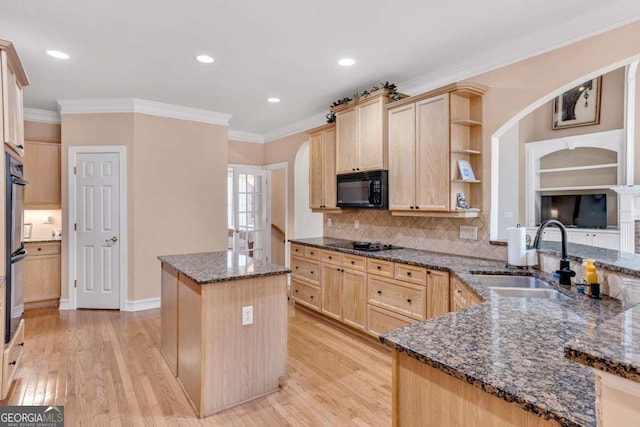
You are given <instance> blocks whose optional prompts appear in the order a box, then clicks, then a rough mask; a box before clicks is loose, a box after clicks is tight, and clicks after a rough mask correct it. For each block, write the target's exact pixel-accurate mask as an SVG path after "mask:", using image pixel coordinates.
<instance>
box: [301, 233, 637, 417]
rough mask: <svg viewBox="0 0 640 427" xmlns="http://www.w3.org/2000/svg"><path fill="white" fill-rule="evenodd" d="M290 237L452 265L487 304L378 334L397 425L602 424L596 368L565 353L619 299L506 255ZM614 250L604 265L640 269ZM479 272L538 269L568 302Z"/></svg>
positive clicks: (617, 307) (594, 329)
mask: <svg viewBox="0 0 640 427" xmlns="http://www.w3.org/2000/svg"><path fill="white" fill-rule="evenodd" d="M293 242H294V243H296V244H299V245H304V246H309V247H311V248H319V249H322V250H332V251H337V252H343V253H348V254H354V255H360V256H364V257H366V258H367V263H369V262H370V261H374V262H377V261H378V260H382V261H387V262H402V263H404V264H409V265H414V266H417V267H426V268H428V269H438V270H441V271H446V272H448V273H449V274H450V275H451V277H452V279H455V280H460V281H462V282H463V283H464V284H465V285H466V286H467V287H468V288H469V289H470V290H471V291H472V292H474V293H475V294H476V295H478V296H479V297H480V298H481V299H482V300H484V302H483V303H482V304H478V305H473V306H470V307H467V308H465V309H463V310H459V311H455V312H450V313H447V314H444V315H441V316H437V317H433V318H430V319H428V320H424V321H421V322H418V323H415V324H413V325H410V326H405V327H402V328H398V329H394V330H392V331H389V332H386V333H383V334H382V335H381V336H380V340H381V341H382V342H383V343H384V344H385V345H386V346H388V347H389V348H391V350H392V357H393V365H392V370H393V372H392V375H393V378H394V381H393V397H392V401H393V413H392V417H393V420H394V425H395V426H411V425H415V426H424V425H429V426H438V427H442V426H465V427H473V426H478V427H481V426H486V425H492V426H525V425H526V426H530V427H533V426H540V427H542V426H545V427H546V426H558V425H561V426H572V427H575V426H588V427H595V426H596V425H597V421H596V419H597V417H596V404H595V403H596V387H595V374H594V372H593V370H592V369H591V368H589V367H588V366H584V365H583V364H580V363H576V362H575V361H574V360H570V359H568V358H565V345H567V343H569V342H570V341H572V340H575V339H579V338H581V337H582V336H583V335H585V334H586V335H588V336H591V337H592V342H596V340H597V339H598V335H599V332H600V331H601V329H602V328H606V327H607V325H608V323H607V322H609V321H610V320H611V319H613V320H614V322H615V319H616V318H617V317H618V316H620V312H621V304H620V301H619V300H616V299H613V298H610V297H607V296H603V298H602V299H591V298H589V297H587V296H585V295H583V294H578V293H577V292H576V290H575V286H574V287H572V288H569V287H562V286H558V284H557V280H556V279H554V278H553V277H552V276H551V275H550V274H547V273H544V272H542V271H539V270H530V271H523V270H520V269H515V268H509V267H506V266H505V262H504V261H496V260H487V259H479V258H471V257H462V256H456V255H451V254H443V253H438V252H431V251H424V250H416V249H410V248H397V249H392V250H386V251H381V252H373V253H365V252H362V251H357V250H354V249H353V248H351V245H350V243H351V242H350V241H347V240H342V239H334V238H313V239H296V240H294V241H293ZM545 243H546V242H545ZM554 249H555V247H554V246H552V247H551V248H549V249H548V252H549V253H552V254H553V253H554ZM545 251H547V250H546V249H545ZM614 255H616V254H612V257H611V259H607V260H603V263H602V264H601V265H603V266H604V265H605V263H606V266H607V267H609V268H610V269H611V270H613V271H624V272H625V273H627V274H632V275H635V276H637V275H638V274H640V272H639V271H638V270H637V269H633V268H630V266H632V265H634V263H635V265H636V266H638V265H640V257H639V256H637V255H624V254H620V255H619V256H617V257H616V256H614ZM620 260H622V263H621V262H620ZM475 273H487V274H510V275H523V274H525V275H534V276H536V277H539V278H541V279H543V280H545V281H547V282H549V283H551V285H552V287H553V288H554V289H555V290H557V291H558V292H560V293H562V294H564V295H566V296H568V297H570V299H567V300H552V299H529V298H526V299H525V298H510V297H501V296H499V295H498V294H497V293H495V292H492V291H491V290H490V289H489V288H488V287H486V286H484V285H482V284H481V283H480V282H479V281H478V279H477V278H475V277H474V274H475ZM452 289H453V287H452ZM627 316H628V314H627ZM619 323H620V322H618V324H619ZM610 327H611V328H614V329H615V325H610ZM614 333H615V332H614ZM615 339H616V338H615V335H614V336H613V337H612V341H615ZM634 343H635V344H634V345H635V346H636V347H634V349H635V348H637V345H638V344H637V343H636V342H635V341H634ZM587 344H589V343H587ZM587 347H589V345H588V346H587ZM625 348H626V349H627V351H628V347H625ZM623 350H624V349H623ZM632 352H633V351H632ZM634 354H637V353H634ZM633 357H635V359H633V360H634V361H635V362H634V363H635V364H636V365H638V359H637V356H633Z"/></svg>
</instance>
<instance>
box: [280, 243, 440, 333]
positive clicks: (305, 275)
mask: <svg viewBox="0 0 640 427" xmlns="http://www.w3.org/2000/svg"><path fill="white" fill-rule="evenodd" d="M291 253H292V254H293V256H292V257H291V270H292V276H291V292H290V297H291V299H293V301H294V302H295V303H296V304H300V305H302V306H304V307H306V308H308V309H312V310H314V311H318V312H321V313H322V314H324V315H325V316H327V317H330V318H332V319H335V320H337V321H340V322H342V323H344V324H346V325H348V326H351V327H353V328H355V329H359V330H362V331H365V332H367V333H369V334H371V335H373V336H376V337H377V336H378V335H380V334H381V333H383V332H387V331H389V330H391V329H396V328H399V327H401V326H406V325H410V324H412V323H416V322H418V321H420V320H424V319H427V318H429V317H434V316H440V315H442V314H445V313H448V312H449V307H450V302H449V299H450V298H449V296H450V291H449V273H447V272H446V271H438V270H430V269H427V268H425V267H418V266H415V265H409V264H404V263H397V262H393V261H387V260H381V259H376V258H369V257H365V256H360V255H354V254H348V253H341V252H337V251H333V250H327V249H317V248H310V247H306V246H304V245H299V244H295V243H294V244H292V245H291Z"/></svg>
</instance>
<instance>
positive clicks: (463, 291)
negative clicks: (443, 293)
mask: <svg viewBox="0 0 640 427" xmlns="http://www.w3.org/2000/svg"><path fill="white" fill-rule="evenodd" d="M450 286H451V297H450V311H458V310H462V309H463V308H466V307H469V306H471V305H475V304H480V303H481V302H482V299H481V298H480V297H479V296H477V295H476V294H475V293H474V292H473V291H471V290H470V289H469V288H468V287H467V285H465V284H464V283H462V281H461V280H460V279H458V278H457V277H452V278H451V284H450Z"/></svg>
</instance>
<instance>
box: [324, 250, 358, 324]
mask: <svg viewBox="0 0 640 427" xmlns="http://www.w3.org/2000/svg"><path fill="white" fill-rule="evenodd" d="M323 254H324V257H325V258H328V257H331V260H341V265H337V264H336V263H335V262H332V263H327V264H323V266H322V286H321V287H322V312H323V313H324V314H325V315H327V316H329V317H332V318H334V319H336V320H340V321H342V322H344V323H345V324H347V325H349V326H352V327H354V328H356V329H362V330H364V329H365V328H366V325H367V319H366V316H367V311H366V308H367V307H366V306H367V295H366V279H365V277H366V274H365V273H364V268H363V266H364V264H365V259H364V258H363V257H360V256H357V255H347V254H340V253H339V252H332V251H323Z"/></svg>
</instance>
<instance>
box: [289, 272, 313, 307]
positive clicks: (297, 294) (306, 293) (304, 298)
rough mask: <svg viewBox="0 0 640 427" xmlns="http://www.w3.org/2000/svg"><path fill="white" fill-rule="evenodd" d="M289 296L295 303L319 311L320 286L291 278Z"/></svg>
mask: <svg viewBox="0 0 640 427" xmlns="http://www.w3.org/2000/svg"><path fill="white" fill-rule="evenodd" d="M291 298H293V299H294V300H295V301H296V302H297V303H299V304H302V305H304V306H307V307H309V308H312V309H314V310H317V311H320V287H319V286H313V285H309V284H308V283H305V282H301V281H299V280H296V279H292V280H291Z"/></svg>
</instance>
